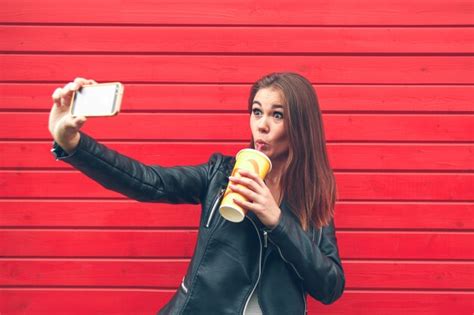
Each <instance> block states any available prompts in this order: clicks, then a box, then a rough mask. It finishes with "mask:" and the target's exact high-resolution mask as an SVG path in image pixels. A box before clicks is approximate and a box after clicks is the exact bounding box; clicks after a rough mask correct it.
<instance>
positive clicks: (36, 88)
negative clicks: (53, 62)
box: [0, 78, 474, 113]
mask: <svg viewBox="0 0 474 315" xmlns="http://www.w3.org/2000/svg"><path fill="white" fill-rule="evenodd" d="M70 79H71V80H72V79H73V78H70ZM59 86H61V85H60V84H33V83H21V84H20V83H18V84H16V83H2V84H0V110H21V111H25V110H34V111H40V110H41V111H49V110H50V108H51V94H52V93H53V91H54V90H55V89H56V88H57V87H59ZM314 87H315V89H316V91H317V94H318V96H319V103H320V107H321V109H322V111H323V112H327V111H331V112H337V111H354V112H363V111H377V112H408V113H409V112H431V113H432V112H443V113H446V112H449V113H455V112H474V107H473V106H472V100H473V99H474V86H424V85H417V86H416V85H415V86H390V85H373V86H365V85H314ZM249 90H250V85H247V84H229V85H227V84H226V85H216V84H209V85H207V84H206V85H203V84H158V85H157V84H126V85H125V100H126V101H125V103H124V106H123V107H122V110H123V111H124V112H138V111H146V112H156V111H172V112H180V111H222V112H225V111H242V112H246V111H247V98H248V94H249Z"/></svg>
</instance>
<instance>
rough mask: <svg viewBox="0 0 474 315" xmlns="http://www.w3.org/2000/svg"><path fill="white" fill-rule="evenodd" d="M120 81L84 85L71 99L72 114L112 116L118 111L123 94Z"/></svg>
mask: <svg viewBox="0 0 474 315" xmlns="http://www.w3.org/2000/svg"><path fill="white" fill-rule="evenodd" d="M123 90H124V89H123V84H122V83H120V82H111V83H100V84H93V85H84V86H82V87H81V89H79V90H78V91H76V92H75V93H74V95H73V97H72V100H71V115H72V116H87V117H93V116H97V117H99V116H114V115H117V114H118V113H119V111H120V106H121V104H122V96H123Z"/></svg>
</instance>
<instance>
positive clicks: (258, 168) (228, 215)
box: [219, 149, 272, 222]
mask: <svg viewBox="0 0 474 315" xmlns="http://www.w3.org/2000/svg"><path fill="white" fill-rule="evenodd" d="M235 159H236V161H235V165H234V169H233V170H232V176H237V177H239V175H238V174H237V173H238V171H239V170H247V171H250V172H253V173H255V174H257V175H258V176H259V177H260V178H261V179H265V176H267V174H268V173H270V171H271V169H272V162H271V161H270V159H269V158H268V156H266V155H265V154H264V153H262V152H260V151H257V150H254V149H243V150H240V151H239V152H238V153H237V155H236V157H235ZM233 199H239V200H247V199H246V198H244V197H243V196H241V195H240V194H238V193H236V192H233V191H231V190H230V189H229V187H228V186H227V189H226V191H225V193H224V198H223V199H222V203H221V206H220V207H219V212H220V214H221V215H222V216H223V217H224V219H226V220H228V221H231V222H242V221H243V220H244V218H245V215H246V214H247V211H246V210H245V209H243V208H242V207H240V206H238V205H237V204H235V203H234V201H233Z"/></svg>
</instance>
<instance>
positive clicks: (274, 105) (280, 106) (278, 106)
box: [252, 101, 284, 109]
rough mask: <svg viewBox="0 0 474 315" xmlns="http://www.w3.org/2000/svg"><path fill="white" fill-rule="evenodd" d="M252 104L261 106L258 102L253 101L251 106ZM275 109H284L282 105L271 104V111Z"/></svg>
mask: <svg viewBox="0 0 474 315" xmlns="http://www.w3.org/2000/svg"><path fill="white" fill-rule="evenodd" d="M253 104H256V105H260V106H262V104H261V103H260V102H259V101H253V102H252V105H253ZM262 107H263V106H262ZM275 108H284V106H283V105H280V104H272V109H275Z"/></svg>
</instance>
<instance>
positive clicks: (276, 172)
mask: <svg viewBox="0 0 474 315" xmlns="http://www.w3.org/2000/svg"><path fill="white" fill-rule="evenodd" d="M282 173H283V163H277V162H273V163H272V170H271V171H270V173H268V175H267V176H266V178H265V182H266V183H267V185H271V186H273V187H277V188H280V180H281V175H282Z"/></svg>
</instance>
